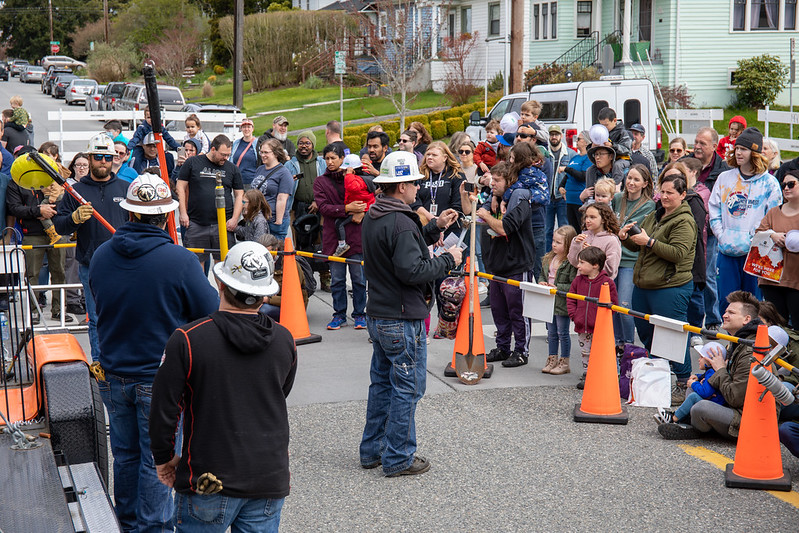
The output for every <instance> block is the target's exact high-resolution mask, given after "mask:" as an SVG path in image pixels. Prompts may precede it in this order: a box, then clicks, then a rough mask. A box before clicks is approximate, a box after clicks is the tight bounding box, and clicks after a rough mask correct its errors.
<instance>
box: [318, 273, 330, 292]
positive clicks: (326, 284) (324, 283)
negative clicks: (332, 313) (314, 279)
mask: <svg viewBox="0 0 799 533" xmlns="http://www.w3.org/2000/svg"><path fill="white" fill-rule="evenodd" d="M319 287H320V288H321V289H322V290H323V291H325V292H330V271H329V270H328V271H326V272H320V273H319Z"/></svg>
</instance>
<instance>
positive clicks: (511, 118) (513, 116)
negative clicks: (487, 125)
mask: <svg viewBox="0 0 799 533" xmlns="http://www.w3.org/2000/svg"><path fill="white" fill-rule="evenodd" d="M499 127H500V128H502V131H503V132H505V133H516V130H518V129H519V113H517V112H516V111H511V112H510V113H505V114H504V115H503V116H502V119H500V121H499Z"/></svg>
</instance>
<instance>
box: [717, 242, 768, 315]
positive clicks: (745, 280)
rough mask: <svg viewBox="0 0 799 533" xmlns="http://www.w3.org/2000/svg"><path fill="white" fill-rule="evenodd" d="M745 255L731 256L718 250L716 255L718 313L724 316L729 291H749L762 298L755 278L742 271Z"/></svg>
mask: <svg viewBox="0 0 799 533" xmlns="http://www.w3.org/2000/svg"><path fill="white" fill-rule="evenodd" d="M745 264H746V256H745V255H742V256H740V257H733V256H730V255H724V254H723V253H721V252H719V254H718V256H717V257H716V265H717V267H718V269H719V278H718V295H719V315H721V316H724V312H725V311H726V310H727V305H729V304H728V303H727V295H729V294H730V293H731V292H734V291H738V290H742V291H747V292H751V293H752V294H753V295H754V297H755V298H757V299H758V300H762V299H763V298H762V296H761V295H760V287H758V286H757V278H756V277H754V276H752V275H750V274H747V273H745V272H744V265H745Z"/></svg>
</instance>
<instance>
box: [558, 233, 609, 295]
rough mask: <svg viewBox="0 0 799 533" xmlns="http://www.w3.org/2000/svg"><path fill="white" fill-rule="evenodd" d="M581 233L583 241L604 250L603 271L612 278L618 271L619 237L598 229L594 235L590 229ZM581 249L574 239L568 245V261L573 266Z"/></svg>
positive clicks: (581, 246) (575, 265)
mask: <svg viewBox="0 0 799 533" xmlns="http://www.w3.org/2000/svg"><path fill="white" fill-rule="evenodd" d="M582 234H583V235H585V242H586V243H588V245H589V246H596V247H597V248H599V249H601V250H602V251H603V252H605V257H606V259H605V272H607V273H608V276H609V277H610V279H614V278H615V277H616V273H617V272H618V271H619V263H620V262H621V241H619V237H618V236H617V235H613V234H612V233H608V232H607V231H600V232H599V233H597V234H596V235H594V233H593V232H592V231H589V230H585V231H584V232H583V233H582ZM576 238H577V237H575V239H576ZM582 249H583V245H582V244H581V243H579V242H575V241H572V245H571V246H570V247H569V263H571V264H572V265H574V267H575V268H577V255H578V254H579V253H580V251H581V250H582ZM597 294H599V293H597Z"/></svg>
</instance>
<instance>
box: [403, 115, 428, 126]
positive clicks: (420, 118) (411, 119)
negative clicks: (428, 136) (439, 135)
mask: <svg viewBox="0 0 799 533" xmlns="http://www.w3.org/2000/svg"><path fill="white" fill-rule="evenodd" d="M411 122H421V123H422V124H424V127H425V128H429V127H430V117H428V116H427V115H411V116H409V117H405V127H406V128H407V127H408V126H410V124H411Z"/></svg>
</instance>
